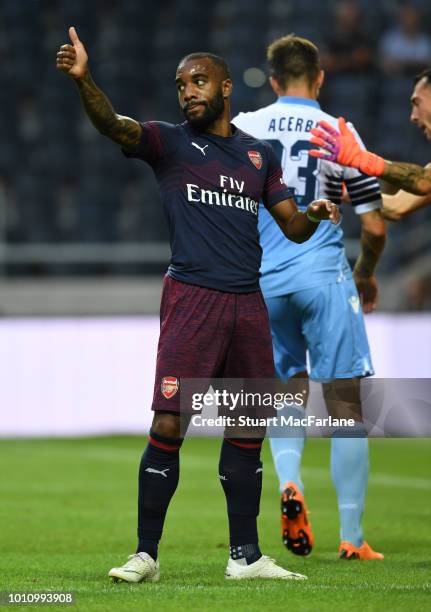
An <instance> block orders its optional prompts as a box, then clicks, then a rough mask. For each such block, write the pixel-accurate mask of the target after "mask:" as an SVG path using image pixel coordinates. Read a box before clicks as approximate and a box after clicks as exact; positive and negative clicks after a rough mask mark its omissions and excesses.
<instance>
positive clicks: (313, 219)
mask: <svg viewBox="0 0 431 612" xmlns="http://www.w3.org/2000/svg"><path fill="white" fill-rule="evenodd" d="M307 219H309V220H310V221H311V222H312V223H320V219H317V218H316V217H313V215H310V213H309V212H308V210H307Z"/></svg>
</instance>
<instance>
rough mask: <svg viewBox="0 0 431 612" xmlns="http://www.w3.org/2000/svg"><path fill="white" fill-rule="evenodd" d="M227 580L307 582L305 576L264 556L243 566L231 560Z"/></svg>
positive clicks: (227, 570) (226, 573)
mask: <svg viewBox="0 0 431 612" xmlns="http://www.w3.org/2000/svg"><path fill="white" fill-rule="evenodd" d="M224 575H225V578H226V579H227V580H246V579H251V578H266V579H270V578H281V579H283V580H307V576H304V575H303V574H295V572H289V571H287V570H285V569H284V568H283V567H280V566H279V565H277V564H276V563H275V561H274V559H271V558H270V557H267V556H266V555H262V556H261V558H260V559H258V560H257V561H255V562H254V563H250V565H241V564H240V563H238V562H237V561H234V560H233V559H231V558H229V561H228V564H227V568H226V571H225V574H224Z"/></svg>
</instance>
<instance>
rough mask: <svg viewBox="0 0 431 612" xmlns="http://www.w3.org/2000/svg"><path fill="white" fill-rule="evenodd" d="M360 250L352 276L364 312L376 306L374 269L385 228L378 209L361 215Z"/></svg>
mask: <svg viewBox="0 0 431 612" xmlns="http://www.w3.org/2000/svg"><path fill="white" fill-rule="evenodd" d="M361 222H362V233H361V252H360V254H359V257H358V259H357V261H356V264H355V267H354V269H353V278H354V280H355V283H356V286H357V288H358V293H359V295H360V297H361V302H362V307H363V309H364V312H365V313H369V312H372V311H373V310H374V309H375V308H376V306H377V298H378V288H377V281H376V277H375V276H374V270H375V268H376V266H377V263H378V261H379V259H380V255H381V253H382V251H383V247H384V246H385V240H386V228H385V222H384V220H383V217H382V214H381V212H380V210H372V211H370V212H367V213H364V214H363V215H361Z"/></svg>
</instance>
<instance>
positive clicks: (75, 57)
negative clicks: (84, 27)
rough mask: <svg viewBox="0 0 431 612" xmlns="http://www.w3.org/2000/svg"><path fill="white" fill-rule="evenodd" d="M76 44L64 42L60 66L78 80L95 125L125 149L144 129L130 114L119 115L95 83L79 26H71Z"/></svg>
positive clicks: (133, 142) (71, 35) (60, 53)
mask: <svg viewBox="0 0 431 612" xmlns="http://www.w3.org/2000/svg"><path fill="white" fill-rule="evenodd" d="M69 36H70V40H71V42H72V43H73V44H72V45H62V46H61V47H60V50H59V52H58V53H57V68H58V69H59V70H61V71H62V72H65V73H67V74H69V75H70V76H71V77H73V78H74V79H75V82H76V85H77V87H78V90H79V94H80V96H81V100H82V103H83V105H84V108H85V110H86V112H87V115H88V116H89V118H90V120H91V122H92V123H93V125H94V127H95V128H96V129H97V130H98V131H99V132H100V133H101V134H103V135H104V136H108V138H111V140H113V141H114V142H117V143H118V144H120V145H121V146H122V147H123V148H125V149H132V148H133V147H135V146H136V145H137V144H138V143H139V140H140V137H141V131H142V128H141V126H140V124H139V123H138V122H137V121H135V120H134V119H130V117H123V116H122V115H117V113H116V112H115V110H114V109H113V107H112V104H111V103H110V102H109V100H108V98H107V97H106V96H105V94H104V93H103V92H102V91H101V90H100V89H99V88H98V87H97V86H96V85H95V83H94V81H93V79H92V78H91V75H90V72H89V70H88V55H87V52H86V51H85V47H84V45H83V44H82V42H81V41H80V40H79V38H78V35H77V33H76V31H75V28H69Z"/></svg>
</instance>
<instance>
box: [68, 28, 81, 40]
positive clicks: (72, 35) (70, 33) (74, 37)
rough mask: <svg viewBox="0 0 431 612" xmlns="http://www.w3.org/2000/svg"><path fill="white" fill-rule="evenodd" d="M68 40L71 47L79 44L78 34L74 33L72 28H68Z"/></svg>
mask: <svg viewBox="0 0 431 612" xmlns="http://www.w3.org/2000/svg"><path fill="white" fill-rule="evenodd" d="M69 38H70V40H71V41H72V43H73V45H76V44H77V43H78V44H79V43H80V42H81V41H80V40H79V38H78V34H77V33H76V30H75V28H74V27H73V26H72V27H71V28H69Z"/></svg>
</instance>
